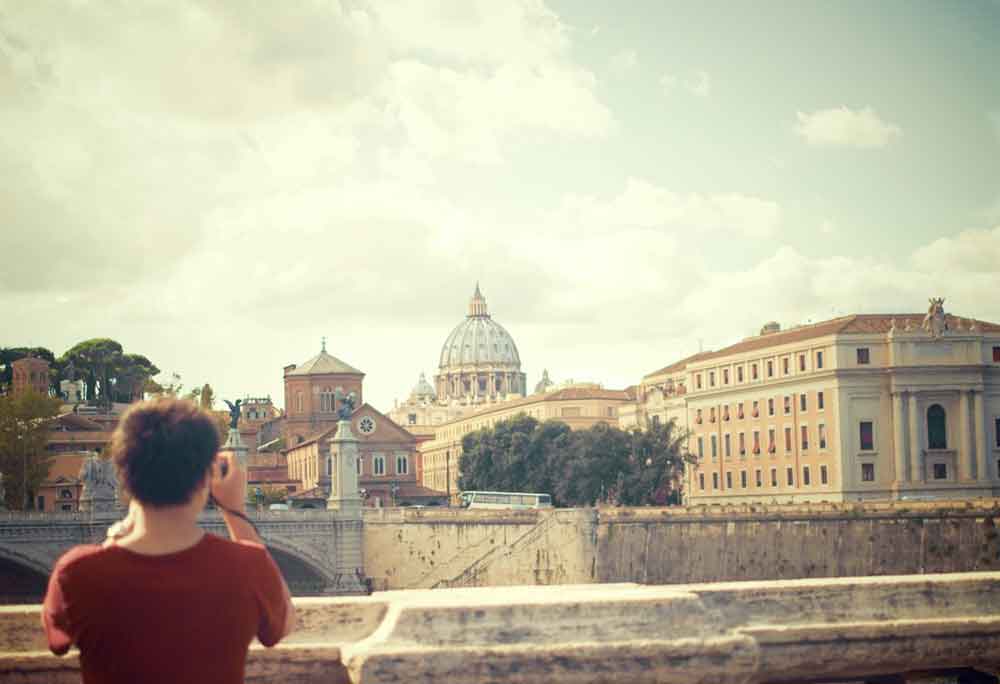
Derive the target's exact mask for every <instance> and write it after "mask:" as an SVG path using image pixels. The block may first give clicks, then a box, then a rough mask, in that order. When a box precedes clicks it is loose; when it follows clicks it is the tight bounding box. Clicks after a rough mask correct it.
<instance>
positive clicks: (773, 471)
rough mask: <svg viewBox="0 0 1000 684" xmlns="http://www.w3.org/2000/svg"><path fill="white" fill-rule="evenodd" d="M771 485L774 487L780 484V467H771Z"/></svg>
mask: <svg viewBox="0 0 1000 684" xmlns="http://www.w3.org/2000/svg"><path fill="white" fill-rule="evenodd" d="M771 486H772V487H777V486H778V469H777V468H771Z"/></svg>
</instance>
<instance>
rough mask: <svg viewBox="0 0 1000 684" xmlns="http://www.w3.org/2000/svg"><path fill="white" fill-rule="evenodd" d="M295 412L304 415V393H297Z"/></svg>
mask: <svg viewBox="0 0 1000 684" xmlns="http://www.w3.org/2000/svg"><path fill="white" fill-rule="evenodd" d="M295 410H296V411H298V412H299V413H302V392H296V393H295Z"/></svg>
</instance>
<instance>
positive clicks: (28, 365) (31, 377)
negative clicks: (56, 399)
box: [11, 356, 49, 397]
mask: <svg viewBox="0 0 1000 684" xmlns="http://www.w3.org/2000/svg"><path fill="white" fill-rule="evenodd" d="M11 370H12V372H13V377H12V378H11V385H12V387H13V394H14V396H17V395H19V394H23V393H25V392H28V391H34V392H37V393H38V394H41V395H42V396H46V397H47V396H49V362H48V361H46V360H45V359H40V358H38V357H35V356H26V357H24V358H23V359H18V360H17V361H14V362H13V363H11Z"/></svg>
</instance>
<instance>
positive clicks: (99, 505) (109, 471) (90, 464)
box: [80, 454, 118, 512]
mask: <svg viewBox="0 0 1000 684" xmlns="http://www.w3.org/2000/svg"><path fill="white" fill-rule="evenodd" d="M80 480H81V481H82V482H83V493H82V494H81V495H80V508H81V510H89V511H95V512H100V511H112V510H114V509H115V507H116V506H117V503H118V477H117V475H116V473H115V464H114V463H112V462H111V460H110V459H106V458H101V457H100V456H98V455H97V454H94V455H93V456H89V457H88V458H87V459H86V460H85V461H84V462H83V466H82V467H81V468H80Z"/></svg>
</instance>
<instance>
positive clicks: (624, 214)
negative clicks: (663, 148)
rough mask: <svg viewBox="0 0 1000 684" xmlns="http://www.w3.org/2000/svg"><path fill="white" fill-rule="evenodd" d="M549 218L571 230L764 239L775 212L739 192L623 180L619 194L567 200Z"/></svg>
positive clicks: (776, 209) (769, 204)
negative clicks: (696, 190) (621, 229)
mask: <svg viewBox="0 0 1000 684" xmlns="http://www.w3.org/2000/svg"><path fill="white" fill-rule="evenodd" d="M552 219H553V220H554V223H555V225H562V226H566V227H568V229H569V230H572V231H574V232H576V231H579V230H581V229H582V230H585V231H587V232H589V233H601V232H606V231H610V230H614V229H616V228H619V227H640V228H658V229H662V230H667V231H680V232H681V233H684V232H687V231H691V230H695V231H711V232H721V233H730V234H733V235H741V236H748V237H767V236H770V235H772V234H773V233H774V232H775V230H776V229H777V227H778V226H779V225H780V222H781V208H780V206H778V204H777V203H775V202H772V201H770V200H765V199H761V198H759V197H753V196H750V195H744V194H740V193H718V194H711V195H705V194H700V193H677V192H672V191H670V190H667V189H665V188H662V187H659V186H657V185H654V184H653V183H650V182H649V181H647V180H644V179H641V178H629V179H628V181H627V182H626V184H625V188H624V189H623V190H622V192H621V193H620V194H618V195H616V196H614V197H612V198H611V199H601V198H597V197H593V196H580V195H571V196H568V197H567V198H565V199H564V200H563V202H562V204H561V206H560V207H559V209H558V211H557V212H555V214H554V215H553V216H552Z"/></svg>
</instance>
